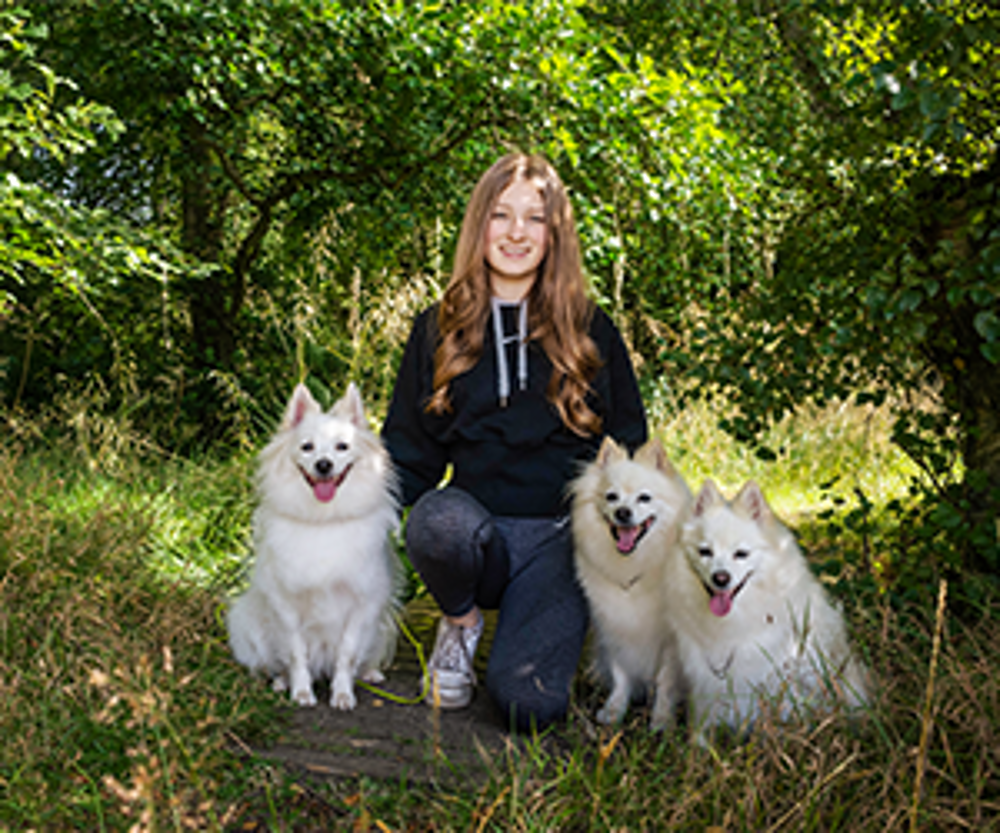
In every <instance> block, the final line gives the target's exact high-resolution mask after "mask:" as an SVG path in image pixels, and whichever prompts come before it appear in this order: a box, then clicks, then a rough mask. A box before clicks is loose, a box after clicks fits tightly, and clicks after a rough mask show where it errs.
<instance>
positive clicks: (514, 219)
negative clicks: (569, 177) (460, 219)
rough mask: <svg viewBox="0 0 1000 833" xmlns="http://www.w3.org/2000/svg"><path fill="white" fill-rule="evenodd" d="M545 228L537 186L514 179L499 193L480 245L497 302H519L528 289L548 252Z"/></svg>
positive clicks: (530, 182) (545, 221) (542, 206)
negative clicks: (482, 246) (482, 247)
mask: <svg viewBox="0 0 1000 833" xmlns="http://www.w3.org/2000/svg"><path fill="white" fill-rule="evenodd" d="M548 246H549V227H548V221H547V219H546V213H545V202H544V200H543V199H542V195H541V192H540V190H539V186H538V185H536V184H535V183H534V182H532V181H530V180H527V179H523V178H517V179H515V180H514V181H513V182H511V184H510V185H509V186H507V188H506V189H505V190H504V191H502V192H501V193H500V196H499V197H498V198H497V201H496V204H495V205H494V206H493V209H492V211H491V213H490V217H489V222H488V223H487V225H486V240H485V242H484V249H485V257H486V263H487V265H488V266H489V270H490V288H491V290H492V291H493V294H494V295H496V296H497V297H498V298H502V299H504V300H507V301H519V300H520V299H521V298H523V297H524V296H525V295H526V294H527V293H528V290H530V289H531V286H532V284H533V283H534V282H535V278H536V277H537V275H538V267H539V266H540V265H541V263H542V261H543V260H544V258H545V255H546V253H547V252H548Z"/></svg>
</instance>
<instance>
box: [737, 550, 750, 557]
mask: <svg viewBox="0 0 1000 833" xmlns="http://www.w3.org/2000/svg"><path fill="white" fill-rule="evenodd" d="M749 557H750V553H749V552H747V551H746V550H736V552H734V553H733V558H749Z"/></svg>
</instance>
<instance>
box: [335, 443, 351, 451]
mask: <svg viewBox="0 0 1000 833" xmlns="http://www.w3.org/2000/svg"><path fill="white" fill-rule="evenodd" d="M349 448H350V446H349V445H348V444H347V443H345V442H339V443H337V451H347V449H349Z"/></svg>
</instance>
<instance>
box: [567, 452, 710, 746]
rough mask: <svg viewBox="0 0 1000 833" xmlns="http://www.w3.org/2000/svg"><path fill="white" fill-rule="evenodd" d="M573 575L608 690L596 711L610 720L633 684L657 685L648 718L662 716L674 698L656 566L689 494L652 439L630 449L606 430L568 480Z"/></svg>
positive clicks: (657, 721) (675, 552) (673, 538)
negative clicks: (633, 450) (584, 601)
mask: <svg viewBox="0 0 1000 833" xmlns="http://www.w3.org/2000/svg"><path fill="white" fill-rule="evenodd" d="M571 492H572V495H573V509H572V523H573V536H574V550H575V561H576V572H577V577H578V579H579V581H580V584H581V586H582V587H583V590H584V593H585V594H586V596H587V600H588V602H589V605H590V611H591V618H592V622H593V626H594V636H595V638H596V647H597V651H598V667H599V669H600V670H601V671H602V672H603V675H604V676H605V677H610V682H611V694H610V696H609V697H608V699H607V701H606V702H605V704H604V705H603V707H602V708H601V709H600V710H599V711H598V713H597V719H598V720H599V721H600V722H601V723H615V722H617V721H619V720H621V719H622V717H623V716H624V715H625V713H626V711H627V710H628V706H629V703H630V702H631V698H632V695H633V693H634V692H635V691H636V690H637V688H638V687H640V686H643V687H645V689H646V691H647V692H651V691H652V690H653V689H654V688H655V697H654V699H653V708H652V713H651V718H650V722H651V725H652V726H653V727H654V728H659V727H661V726H663V725H664V724H666V723H668V722H669V720H670V711H671V710H672V708H673V705H674V703H675V702H676V700H677V693H676V692H675V691H674V686H675V685H676V683H677V675H676V673H675V671H674V665H675V662H676V660H675V656H674V644H673V635H672V632H671V631H670V630H669V629H668V628H666V627H664V621H663V614H662V608H663V583H664V580H665V577H664V570H665V569H666V568H667V565H668V563H669V561H670V559H671V558H672V557H676V558H678V559H679V558H682V556H681V555H680V552H679V549H678V548H679V545H680V530H681V524H682V523H683V521H684V519H685V517H686V515H687V513H688V511H689V506H690V503H691V493H690V490H689V489H688V487H687V484H686V483H685V482H684V480H683V478H682V477H681V476H680V475H679V474H678V473H677V471H676V470H675V469H674V467H673V465H672V464H671V463H670V461H669V460H668V459H667V455H666V452H665V451H664V449H663V446H662V445H661V444H660V442H659V440H655V439H654V440H650V441H649V442H647V443H646V444H645V445H643V446H642V447H641V448H640V449H638V450H637V451H636V453H635V456H634V458H630V457H629V454H628V451H627V450H626V449H624V448H622V447H621V446H619V445H618V444H617V443H615V441H614V440H613V439H611V438H610V437H608V438H605V440H604V441H603V443H602V445H601V448H600V450H599V451H598V454H597V457H596V458H595V460H594V461H593V462H592V463H591V464H590V465H588V466H587V467H586V468H585V469H584V471H583V474H582V475H581V476H580V477H579V478H577V479H576V480H575V481H574V483H573V484H572V486H571Z"/></svg>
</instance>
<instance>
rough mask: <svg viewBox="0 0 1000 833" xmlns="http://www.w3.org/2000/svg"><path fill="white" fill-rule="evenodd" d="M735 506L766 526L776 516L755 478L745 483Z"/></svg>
mask: <svg viewBox="0 0 1000 833" xmlns="http://www.w3.org/2000/svg"><path fill="white" fill-rule="evenodd" d="M733 506H734V507H735V508H737V509H739V510H741V511H742V513H743V514H744V515H746V516H747V517H748V518H750V519H751V520H752V521H754V522H756V523H757V524H759V525H761V526H766V525H767V524H769V523H770V522H771V520H772V519H773V518H774V512H772V511H771V507H770V505H769V504H768V502H767V500H766V499H765V498H764V493H763V492H762V491H761V489H760V486H758V485H757V481H755V480H748V481H747V482H746V483H745V484H744V486H743V488H742V489H740V493H739V494H738V495H737V496H736V500H734V501H733Z"/></svg>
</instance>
